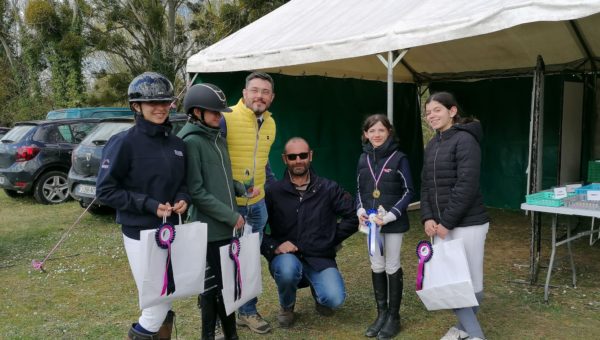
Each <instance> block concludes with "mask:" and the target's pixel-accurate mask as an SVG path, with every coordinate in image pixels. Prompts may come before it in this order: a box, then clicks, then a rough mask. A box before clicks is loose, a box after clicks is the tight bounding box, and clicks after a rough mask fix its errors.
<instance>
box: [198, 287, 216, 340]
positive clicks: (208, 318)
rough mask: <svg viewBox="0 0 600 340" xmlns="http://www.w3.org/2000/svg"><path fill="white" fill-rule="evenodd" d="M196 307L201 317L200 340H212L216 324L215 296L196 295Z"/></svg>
mask: <svg viewBox="0 0 600 340" xmlns="http://www.w3.org/2000/svg"><path fill="white" fill-rule="evenodd" d="M198 306H199V307H200V315H201V316H202V340H214V339H215V325H216V323H217V295H216V294H208V295H198Z"/></svg>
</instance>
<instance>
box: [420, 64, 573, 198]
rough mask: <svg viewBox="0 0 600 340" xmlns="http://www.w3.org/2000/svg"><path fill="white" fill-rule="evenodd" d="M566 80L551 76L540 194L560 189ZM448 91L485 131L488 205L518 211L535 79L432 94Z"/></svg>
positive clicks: (449, 85)
mask: <svg viewBox="0 0 600 340" xmlns="http://www.w3.org/2000/svg"><path fill="white" fill-rule="evenodd" d="M564 80H565V79H564V77H562V76H547V77H546V81H545V95H544V146H543V152H544V159H543V175H542V188H544V189H547V188H551V187H552V186H556V185H557V184H558V163H559V157H560V156H559V142H560V117H561V112H562V98H563V96H562V93H563V83H564ZM436 91H450V92H452V93H454V95H455V96H456V99H457V101H458V103H459V105H460V106H461V107H462V110H463V111H464V112H465V113H466V115H467V116H474V117H475V118H477V119H479V120H480V121H481V124H482V126H483V133H484V136H483V141H482V167H481V171H482V172H481V190H482V193H483V196H484V201H485V204H486V205H488V206H492V207H498V208H510V209H518V208H519V205H520V204H521V203H522V202H524V200H525V190H526V183H527V175H526V169H527V157H528V154H527V152H528V144H529V119H530V111H531V94H532V78H531V77H521V78H506V79H493V80H481V81H475V82H438V83H432V84H431V85H430V92H432V93H433V92H436Z"/></svg>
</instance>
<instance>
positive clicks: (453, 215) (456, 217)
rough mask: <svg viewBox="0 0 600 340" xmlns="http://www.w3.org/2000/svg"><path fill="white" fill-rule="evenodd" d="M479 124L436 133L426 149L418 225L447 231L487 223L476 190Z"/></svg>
mask: <svg viewBox="0 0 600 340" xmlns="http://www.w3.org/2000/svg"><path fill="white" fill-rule="evenodd" d="M482 137H483V131H482V128H481V124H480V123H479V122H478V121H474V122H470V123H466V124H455V125H454V126H452V127H451V128H450V129H448V130H446V131H444V132H438V133H436V135H435V136H434V137H433V138H432V139H431V140H430V141H429V143H428V144H427V147H426V148H425V157H424V159H425V160H424V164H423V172H422V175H421V221H422V222H423V223H424V222H425V221H427V220H429V219H433V220H435V221H436V223H441V224H442V225H443V226H444V227H446V228H448V229H454V228H456V227H468V226H473V225H480V224H484V223H486V222H489V217H488V215H487V212H486V210H485V208H484V206H483V198H482V195H481V192H480V189H479V177H480V166H481V148H480V141H481V139H482Z"/></svg>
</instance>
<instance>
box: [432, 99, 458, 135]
mask: <svg viewBox="0 0 600 340" xmlns="http://www.w3.org/2000/svg"><path fill="white" fill-rule="evenodd" d="M457 111H458V109H457V108H456V106H452V107H450V108H449V109H448V108H446V107H445V106H444V105H442V104H440V103H439V102H437V101H435V100H432V101H430V102H429V103H427V105H425V119H426V120H427V123H428V124H429V126H431V128H432V129H434V130H436V131H440V132H442V131H446V130H448V129H449V128H450V127H452V124H454V116H456V113H457Z"/></svg>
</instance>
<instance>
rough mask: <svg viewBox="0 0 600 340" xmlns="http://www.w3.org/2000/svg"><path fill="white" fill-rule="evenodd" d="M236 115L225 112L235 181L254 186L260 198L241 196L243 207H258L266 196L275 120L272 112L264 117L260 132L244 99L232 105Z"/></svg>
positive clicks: (238, 198)
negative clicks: (267, 173)
mask: <svg viewBox="0 0 600 340" xmlns="http://www.w3.org/2000/svg"><path fill="white" fill-rule="evenodd" d="M231 109H232V110H233V111H232V112H224V113H223V115H224V117H225V123H226V125H227V147H228V149H229V156H230V158H231V168H232V171H233V179H234V180H236V181H239V182H242V183H244V185H245V186H246V187H249V186H252V185H254V186H255V187H257V188H259V189H260V195H258V196H256V197H254V198H251V199H247V198H245V197H237V203H238V205H239V206H245V205H246V204H254V203H256V202H258V201H260V200H261V199H263V198H264V197H265V189H264V186H265V179H266V174H265V166H266V165H267V162H268V161H269V151H270V150H271V145H273V142H274V141H275V130H276V128H275V120H273V118H272V117H271V113H270V112H269V111H267V112H265V113H264V114H263V123H262V125H261V127H260V130H259V129H258V122H257V121H256V115H255V114H254V112H253V111H252V110H250V109H249V108H248V107H247V106H246V104H244V101H243V99H240V101H239V102H238V103H237V104H236V105H235V106H232V107H231Z"/></svg>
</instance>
